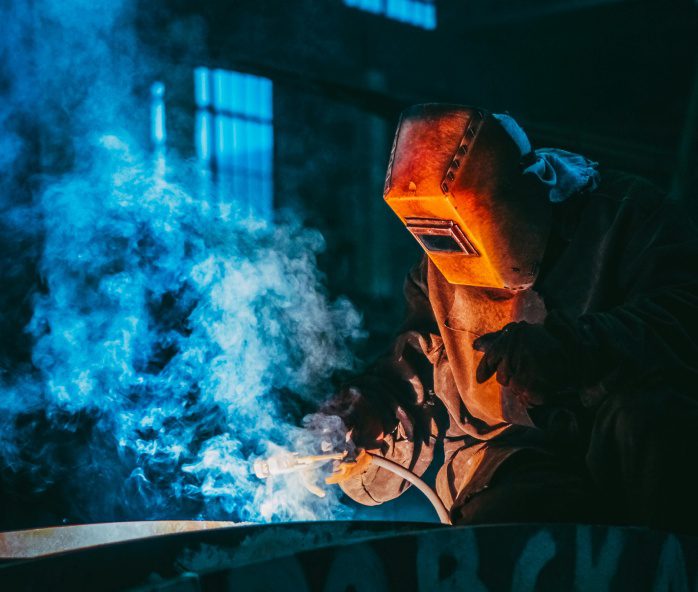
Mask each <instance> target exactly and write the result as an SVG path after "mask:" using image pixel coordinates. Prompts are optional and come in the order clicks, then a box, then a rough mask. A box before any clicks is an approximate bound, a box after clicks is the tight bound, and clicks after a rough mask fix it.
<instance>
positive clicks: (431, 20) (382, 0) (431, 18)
mask: <svg viewBox="0 0 698 592" xmlns="http://www.w3.org/2000/svg"><path fill="white" fill-rule="evenodd" d="M344 5H345V6H348V7H350V8H358V9H359V10H364V11H366V12H371V13H373V14H381V15H383V16H385V17H387V18H390V19H393V20H396V21H400V22H403V23H407V24H410V25H414V26H415V27H420V28H422V29H428V30H433V29H436V4H435V3H434V1H433V0H344Z"/></svg>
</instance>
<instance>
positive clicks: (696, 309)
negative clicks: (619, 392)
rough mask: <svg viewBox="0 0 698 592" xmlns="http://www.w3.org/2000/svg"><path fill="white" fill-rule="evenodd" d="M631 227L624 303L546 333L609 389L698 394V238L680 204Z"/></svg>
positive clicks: (554, 318) (561, 319)
mask: <svg viewBox="0 0 698 592" xmlns="http://www.w3.org/2000/svg"><path fill="white" fill-rule="evenodd" d="M628 226H629V227H630V228H631V229H632V230H631V231H629V232H628V233H627V239H626V240H623V241H622V244H623V245H624V246H623V256H622V257H621V260H620V261H619V265H618V275H619V279H620V281H619V286H618V287H619V290H620V291H621V292H622V293H623V294H624V302H623V304H621V305H619V306H616V307H615V308H612V309H610V310H608V311H605V312H598V313H593V314H586V315H583V316H582V317H580V318H578V319H570V318H566V316H565V314H564V313H563V312H560V311H555V312H553V313H552V314H551V315H549V318H548V319H547V320H546V328H548V330H549V331H550V332H551V333H552V334H553V335H555V336H556V337H557V338H558V339H560V340H561V341H563V342H564V343H566V344H568V346H569V347H570V351H571V352H572V355H573V356H576V357H577V359H578V360H579V363H582V364H586V365H587V366H588V369H587V376H588V378H589V379H591V380H601V381H602V383H603V384H604V386H606V388H607V389H608V388H615V387H619V386H629V383H632V382H634V381H643V380H646V379H650V378H655V379H657V378H658V379H660V380H662V381H663V382H667V381H670V382H673V384H674V385H675V386H677V387H689V388H695V384H696V381H697V380H698V273H697V270H698V232H697V231H696V228H695V226H694V225H693V224H692V223H691V222H689V221H688V220H687V219H686V217H685V215H684V214H682V212H681V210H680V208H678V207H676V206H674V205H672V204H663V205H662V206H661V207H660V208H659V209H657V210H655V211H653V212H650V213H647V214H644V215H642V216H640V215H638V216H637V217H636V218H635V219H634V220H633V219H631V220H630V223H629V224H628Z"/></svg>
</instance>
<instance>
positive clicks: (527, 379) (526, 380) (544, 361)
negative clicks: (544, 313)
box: [473, 321, 575, 406]
mask: <svg viewBox="0 0 698 592" xmlns="http://www.w3.org/2000/svg"><path fill="white" fill-rule="evenodd" d="M473 348H474V349H476V350H477V351H481V352H484V356H482V360H480V364H479V365H478V367H477V370H476V373H475V377H476V379H477V381H478V382H480V383H482V382H485V381H486V380H488V379H489V378H490V377H491V376H492V375H493V374H495V373H496V375H497V382H499V383H500V384H502V385H504V386H509V387H511V389H512V391H513V392H514V394H515V395H516V396H518V397H519V399H520V400H522V402H523V403H524V404H526V405H527V406H530V405H537V404H541V403H542V402H543V398H544V397H545V396H547V395H550V394H554V393H555V392H557V391H560V390H564V389H565V388H566V387H569V386H571V385H572V384H574V382H575V376H574V372H573V363H572V360H571V359H570V356H569V355H568V354H567V353H566V351H565V348H564V346H563V344H562V343H561V342H560V341H559V340H558V339H557V338H556V337H554V336H553V335H551V334H550V333H549V332H548V330H547V329H546V328H545V327H544V326H543V325H533V324H530V323H527V322H525V321H521V322H518V323H509V324H508V325H506V326H505V327H504V328H503V329H501V330H500V331H495V332H494V333H487V334H486V335H482V336H481V337H478V338H477V339H476V340H475V341H474V342H473Z"/></svg>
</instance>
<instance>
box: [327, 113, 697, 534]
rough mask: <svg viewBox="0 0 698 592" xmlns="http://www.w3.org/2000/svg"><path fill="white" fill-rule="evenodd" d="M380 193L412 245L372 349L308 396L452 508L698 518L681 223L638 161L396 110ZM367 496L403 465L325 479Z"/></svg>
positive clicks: (635, 520)
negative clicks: (634, 166)
mask: <svg viewBox="0 0 698 592" xmlns="http://www.w3.org/2000/svg"><path fill="white" fill-rule="evenodd" d="M384 198H385V201H386V202H387V205H388V206H390V207H391V208H392V210H393V211H394V212H395V213H396V214H397V216H398V217H399V218H400V220H401V221H402V223H403V224H404V225H405V227H406V229H407V231H409V232H410V233H411V234H412V235H413V236H414V238H415V239H416V240H417V241H418V242H419V244H420V245H421V247H422V248H423V250H424V251H425V254H424V256H423V258H422V259H421V261H419V263H418V264H417V265H416V266H415V267H414V268H413V269H412V270H411V272H410V273H409V275H408V277H407V280H406V283H405V295H406V299H407V316H406V320H405V322H404V324H403V326H402V327H401V328H400V330H399V332H398V335H397V337H396V338H395V341H394V343H393V345H392V347H391V348H390V350H389V352H388V353H387V354H386V355H384V356H383V357H381V358H380V359H378V360H377V361H376V362H375V363H374V364H373V365H372V366H370V367H369V368H368V369H367V370H366V371H365V372H364V373H363V374H361V375H360V376H358V377H356V378H355V379H353V380H351V381H349V383H347V384H346V385H345V387H344V388H342V390H341V392H340V393H338V394H337V395H336V396H335V397H334V398H332V399H331V400H330V402H329V403H328V404H327V405H326V406H325V409H324V411H325V413H332V414H336V415H339V416H340V417H342V419H343V420H344V423H345V424H346V427H347V437H348V438H349V439H350V440H351V442H352V443H353V444H354V445H356V446H357V447H359V448H363V449H366V450H370V451H373V452H374V453H379V454H381V455H383V456H385V457H386V458H388V459H391V460H393V461H397V462H399V463H400V464H402V465H403V466H405V467H406V468H408V469H410V470H411V471H412V472H414V473H416V474H417V475H422V474H423V473H424V472H425V470H426V469H427V468H428V467H429V465H430V464H431V463H432V460H433V458H434V451H435V449H436V448H437V446H438V445H439V444H440V443H442V444H443V455H444V461H443V466H441V467H440V470H439V471H438V474H437V477H436V489H437V492H438V494H439V496H440V497H441V498H442V500H443V501H444V503H445V504H446V506H447V508H449V509H450V512H451V519H452V521H453V522H454V523H456V524H477V523H495V522H500V523H501V522H533V521H535V522H605V523H617V524H638V525H646V526H649V527H655V528H661V529H671V530H677V531H684V532H698V509H697V507H696V500H698V485H696V483H697V482H698V480H697V479H695V477H694V475H693V473H694V466H695V462H696V459H698V388H697V387H696V385H697V384H698V274H697V272H698V233H697V232H696V229H695V226H694V225H692V223H690V222H689V221H688V219H687V217H686V216H685V214H684V213H683V212H682V210H681V208H680V206H679V205H678V204H676V203H674V202H672V201H671V200H669V199H667V198H666V197H665V195H664V194H663V193H662V191H661V190H659V189H658V188H656V187H655V186H654V185H652V184H651V183H649V182H648V181H645V180H643V179H641V178H639V177H635V176H631V175H627V174H622V173H619V172H615V171H612V170H604V169H603V167H601V168H600V167H599V166H598V165H597V163H595V162H592V161H591V160H589V159H587V158H585V157H584V156H581V155H578V154H573V153H570V152H567V151H564V150H558V149H537V150H534V149H533V148H532V146H531V143H530V141H529V139H528V137H527V135H526V134H525V132H524V131H523V130H522V128H521V127H520V126H519V125H518V124H517V123H516V122H515V120H514V119H513V118H511V117H510V116H508V115H500V114H493V113H489V112H487V111H486V110H484V109H480V108H471V107H465V106H458V105H442V104H426V105H418V106H415V107H412V108H410V109H408V110H407V111H405V112H404V113H403V114H402V116H401V119H400V123H399V125H398V129H397V132H396V134H395V140H394V144H393V148H392V151H391V154H390V162H389V165H388V171H387V177H386V183H385V191H384ZM341 485H342V487H343V489H344V491H345V492H346V493H347V494H348V495H349V496H350V497H351V498H353V499H354V500H356V501H358V502H361V503H363V504H367V505H376V504H381V503H383V502H386V501H388V500H391V499H393V498H395V497H397V496H399V495H400V494H401V493H402V492H403V491H404V490H405V489H406V487H407V486H408V484H407V483H406V482H405V481H404V480H403V479H402V478H400V477H399V476H396V475H395V474H393V473H390V472H388V471H386V470H384V469H382V468H380V467H377V466H375V465H371V466H369V467H368V469H366V470H365V471H364V472H363V473H361V474H359V475H357V476H354V477H352V478H351V479H349V480H347V481H345V482H343V483H342V484H341Z"/></svg>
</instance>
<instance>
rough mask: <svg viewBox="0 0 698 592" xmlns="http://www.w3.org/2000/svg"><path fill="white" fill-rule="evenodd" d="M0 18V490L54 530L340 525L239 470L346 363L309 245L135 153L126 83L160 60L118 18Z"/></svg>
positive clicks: (170, 165) (106, 12)
mask: <svg viewBox="0 0 698 592" xmlns="http://www.w3.org/2000/svg"><path fill="white" fill-rule="evenodd" d="M3 5H4V6H3V8H4V10H3V14H4V15H6V16H7V20H6V22H5V23H4V24H3V27H4V30H3V31H4V34H3V36H2V40H0V58H1V60H2V62H1V68H2V70H1V71H0V90H1V92H2V101H1V102H0V132H1V135H0V176H1V178H2V179H1V180H0V191H1V194H0V209H1V211H2V222H1V223H0V224H1V226H0V233H1V237H0V240H1V241H2V246H3V255H2V257H3V267H2V282H3V295H2V297H1V298H2V299H1V300H0V304H1V305H2V315H3V317H2V325H1V327H0V328H1V329H2V331H3V337H2V342H3V344H2V350H1V351H0V355H1V357H0V362H1V364H2V366H1V367H0V370H1V372H2V374H1V375H0V380H1V384H0V388H1V389H2V392H1V393H0V470H1V472H0V477H1V481H0V489H2V490H4V495H5V496H12V495H14V496H16V497H21V496H23V495H38V496H40V495H41V494H42V492H44V493H46V492H49V493H50V494H51V499H54V500H56V499H58V500H61V501H60V502H56V507H55V508H54V509H53V511H54V514H55V515H56V516H65V517H66V518H67V519H68V520H71V521H92V520H109V519H119V518H140V519H146V518H177V517H181V518H194V517H207V518H219V519H233V520H262V521H271V520H288V519H314V518H329V517H334V516H337V515H339V514H340V513H341V512H342V511H343V510H342V508H341V506H339V505H338V504H337V503H336V497H333V495H332V494H330V495H329V496H328V497H326V498H324V499H319V498H315V497H313V496H312V495H311V494H309V493H307V492H306V490H305V489H304V488H303V486H302V484H301V482H300V480H299V479H295V478H293V477H291V478H289V479H284V480H273V481H270V482H261V481H259V480H258V479H257V478H256V477H255V476H254V475H253V474H252V473H251V471H250V462H251V461H252V460H253V459H254V458H256V457H258V456H259V455H263V454H267V453H269V452H273V451H275V450H278V449H283V448H289V449H290V448H293V447H294V446H296V445H297V444H298V442H299V441H300V440H301V439H302V438H301V431H300V429H299V428H298V427H295V426H296V425H298V419H299V417H300V416H301V415H302V414H303V412H304V410H306V409H311V408H312V407H313V403H314V402H316V401H317V400H319V398H320V397H322V396H325V395H326V394H328V389H329V388H330V382H329V381H330V378H331V376H332V374H333V372H335V371H337V370H348V369H351V367H352V363H353V362H352V356H351V353H350V350H349V346H348V344H350V343H351V341H352V340H353V339H356V338H357V337H359V336H360V319H359V317H358V314H357V312H356V311H355V310H354V308H353V307H352V306H351V304H350V303H349V302H347V301H346V300H342V299H340V300H337V301H331V300H330V299H328V297H327V295H326V292H325V290H324V289H323V287H322V277H321V276H320V274H319V273H318V271H317V267H316V255H317V253H318V252H319V251H321V250H322V248H323V239H322V237H321V236H320V235H319V233H317V232H315V231H312V230H308V229H306V228H304V227H303V226H302V224H300V223H299V222H297V221H295V220H294V219H293V218H292V217H291V216H288V215H287V216H286V219H285V220H284V221H283V222H279V223H276V224H271V223H268V222H265V221H263V220H258V219H255V218H254V217H253V216H251V215H250V214H249V212H248V211H246V210H243V209H241V208H238V207H236V205H235V203H236V202H235V196H233V195H230V196H225V197H224V198H223V199H219V198H216V199H213V198H212V197H210V196H208V195H205V194H202V192H201V190H200V189H197V187H198V186H197V183H196V179H197V175H198V174H199V172H198V169H197V165H196V163H193V162H187V161H185V160H183V159H181V158H177V156H176V155H174V154H168V155H167V157H166V159H164V160H163V157H162V155H161V156H159V157H158V156H157V155H153V154H152V151H151V150H150V149H149V147H148V145H147V142H145V141H144V138H146V137H147V134H146V133H144V118H145V121H146V122H147V114H148V104H147V101H144V99H143V92H142V89H143V87H144V86H145V87H146V88H147V86H148V85H149V84H150V83H151V82H153V81H154V80H155V76H156V75H157V72H158V71H161V70H162V68H165V67H169V66H168V65H167V64H162V63H158V61H157V60H155V59H153V58H152V55H153V53H152V52H151V51H149V50H148V48H147V47H145V46H143V44H142V43H141V42H140V41H139V39H138V36H137V34H136V30H135V28H134V26H133V23H134V19H135V17H136V14H135V12H134V6H135V5H131V4H129V3H127V2H124V1H119V0H112V1H99V0H97V1H95V0H66V1H64V2H52V1H49V0H35V1H33V2H31V3H17V2H10V1H7V2H3ZM4 18H5V17H4ZM178 30H187V28H186V26H182V27H179V29H178ZM148 56H151V57H148ZM202 65H205V64H202ZM145 125H146V126H147V123H146V124H145ZM145 129H147V127H146V128H145ZM30 172H31V174H29V173H30ZM46 520H48V521H50V520H52V518H46Z"/></svg>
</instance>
